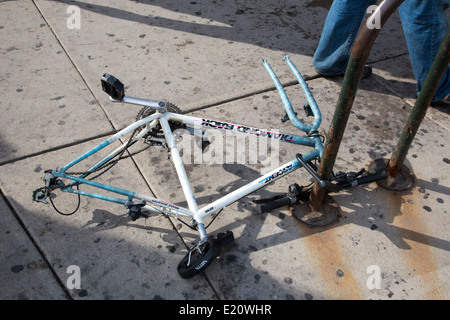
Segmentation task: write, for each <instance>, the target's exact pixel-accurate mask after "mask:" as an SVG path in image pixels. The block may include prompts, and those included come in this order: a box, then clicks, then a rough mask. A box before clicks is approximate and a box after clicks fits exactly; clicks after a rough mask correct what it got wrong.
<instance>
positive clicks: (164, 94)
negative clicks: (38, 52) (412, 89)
mask: <svg viewBox="0 0 450 320" xmlns="http://www.w3.org/2000/svg"><path fill="white" fill-rule="evenodd" d="M36 3H37V6H38V8H39V9H40V10H41V12H42V13H43V15H44V17H45V18H46V19H47V21H48V22H49V24H50V26H51V28H52V30H53V31H54V32H55V33H56V34H57V36H58V38H59V40H60V41H61V43H62V44H63V45H64V47H65V48H66V49H67V51H68V52H70V56H71V58H72V59H73V61H74V63H75V64H76V66H77V68H78V69H79V70H80V72H81V73H82V74H83V78H84V79H85V81H86V82H87V84H88V85H89V87H90V88H91V89H92V91H93V92H94V94H95V95H96V96H97V97H98V100H99V101H101V103H102V104H103V105H104V106H105V108H106V110H107V112H108V115H109V116H110V117H111V119H112V120H113V122H114V124H115V125H116V126H118V127H122V126H125V125H126V124H128V123H129V122H130V120H132V119H133V118H134V116H135V114H136V113H137V111H138V110H137V107H136V108H133V107H132V106H124V107H119V106H117V105H112V104H111V103H110V102H109V101H108V98H107V97H106V95H105V94H104V93H103V92H101V87H100V82H99V78H100V76H101V75H102V74H103V73H104V72H108V73H110V74H113V75H115V76H116V77H117V78H118V79H120V80H121V81H122V82H123V83H124V84H125V86H126V87H127V94H128V95H130V96H138V97H143V98H147V99H155V100H166V101H170V102H172V103H174V104H176V105H178V106H180V107H181V108H182V109H183V110H191V109H196V108H199V107H204V106H208V105H211V104H215V103H218V102H221V101H226V100H228V99H231V98H235V97H239V96H243V95H246V94H249V93H253V92H258V91H260V90H265V89H267V88H270V87H273V83H272V81H271V79H270V77H269V76H268V74H267V72H266V71H265V69H264V68H263V66H262V59H264V58H266V59H268V60H269V62H270V63H271V65H272V67H273V68H274V70H275V71H276V73H277V74H278V76H279V78H280V80H281V81H282V82H285V81H287V79H291V72H290V70H289V69H288V68H286V67H285V66H286V65H285V63H284V62H283V57H284V56H285V55H286V54H287V55H290V56H291V58H292V60H293V61H295V62H296V64H297V66H298V68H299V70H300V71H301V72H302V74H304V75H305V76H306V75H312V74H315V72H314V70H313V68H312V66H311V62H312V55H313V53H314V50H315V48H316V46H317V44H318V41H319V38H320V33H321V30H322V26H323V22H324V21H325V17H326V14H327V12H328V10H327V8H326V7H327V6H328V5H330V2H329V1H321V2H315V1H312V2H302V3H299V2H298V1H294V0H289V1H285V2H283V3H280V2H279V1H265V2H258V1H252V2H246V3H239V2H238V3H236V2H235V1H229V0H227V1H222V2H220V3H217V2H201V3H200V2H197V1H191V2H180V1H151V2H149V1H139V2H112V3H109V4H108V5H106V4H104V3H102V4H98V3H96V2H94V1H87V2H86V1H84V2H80V1H47V0H38V1H36ZM69 5H73V6H77V7H78V8H79V9H80V17H81V22H80V29H69V28H68V27H67V19H68V18H69V17H70V14H68V13H67V9H68V6H69ZM392 39H395V41H392ZM402 39H403V31H402V29H401V25H400V24H399V22H398V17H397V16H393V17H392V22H391V21H390V22H389V30H388V31H387V30H386V31H384V32H383V36H380V37H379V38H378V40H377V43H376V49H374V51H373V54H372V55H371V57H370V59H371V60H372V61H373V60H380V59H385V58H387V57H390V56H395V55H398V54H399V53H404V52H405V44H404V39H403V40H402Z"/></svg>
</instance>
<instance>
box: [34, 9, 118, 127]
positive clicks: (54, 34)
mask: <svg viewBox="0 0 450 320" xmlns="http://www.w3.org/2000/svg"><path fill="white" fill-rule="evenodd" d="M33 4H34V6H35V7H36V10H37V11H38V12H39V14H40V15H41V17H42V19H43V20H44V21H45V23H46V24H47V26H48V28H49V30H50V31H51V33H52V34H53V36H54V37H55V39H56V41H57V42H58V44H59V45H60V46H61V49H62V50H63V51H64V53H65V55H66V56H67V58H68V59H69V61H70V63H71V64H72V66H73V67H74V68H75V70H76V72H77V73H78V75H79V76H80V78H81V80H82V81H83V83H84V84H85V85H86V87H87V89H88V90H89V92H90V93H91V95H92V97H93V98H94V99H95V101H96V102H97V104H98V105H99V106H100V108H101V109H102V111H103V113H104V114H105V117H106V119H108V121H109V124H110V125H111V127H112V128H113V129H114V130H116V127H115V126H114V123H113V121H112V119H111V118H110V117H109V116H108V113H107V112H106V110H105V108H103V106H102V104H101V103H100V100H99V99H98V98H97V96H96V95H95V94H94V91H93V90H92V89H91V87H90V86H89V84H88V82H87V80H86V79H85V77H84V76H83V74H82V72H81V70H80V69H79V68H78V66H77V65H76V64H75V61H74V60H73V59H72V57H71V56H70V54H69V52H68V50H67V49H66V47H65V46H64V44H63V43H62V41H61V40H60V39H59V37H58V35H57V34H56V32H55V30H54V29H53V28H52V26H51V24H50V22H49V21H48V20H47V19H46V18H45V16H44V13H43V12H42V10H41V9H40V8H39V6H38V4H37V3H36V0H33Z"/></svg>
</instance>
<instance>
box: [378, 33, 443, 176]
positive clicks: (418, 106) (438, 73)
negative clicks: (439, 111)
mask: <svg viewBox="0 0 450 320" xmlns="http://www.w3.org/2000/svg"><path fill="white" fill-rule="evenodd" d="M449 62H450V27H449V28H448V29H447V33H446V36H445V37H444V39H443V41H442V43H441V46H440V48H439V50H438V52H437V54H436V57H435V58H434V61H433V64H432V65H431V68H430V71H429V72H428V75H427V77H426V78H425V82H424V84H423V86H422V89H421V90H420V93H419V96H418V97H417V100H416V103H415V104H414V108H413V109H412V110H411V113H410V115H409V118H408V121H407V122H406V125H405V127H404V129H403V131H402V134H401V136H400V139H399V141H398V143H397V146H396V147H395V150H394V153H393V154H392V156H391V159H390V160H389V162H388V164H387V167H386V171H387V173H388V176H389V177H391V178H393V177H395V176H396V175H397V174H398V173H399V171H400V169H401V167H402V165H403V161H405V158H406V154H407V153H408V150H409V147H410V146H411V143H412V141H413V139H414V137H415V135H416V133H417V130H418V129H419V126H420V124H421V123H422V120H423V118H424V117H425V114H426V112H427V109H428V106H429V105H430V103H431V100H432V99H433V96H434V93H435V92H436V90H437V88H438V86H439V83H440V82H441V79H442V76H443V75H444V73H445V71H446V69H447V66H448V64H449Z"/></svg>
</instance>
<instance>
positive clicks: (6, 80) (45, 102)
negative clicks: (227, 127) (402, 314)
mask: <svg viewBox="0 0 450 320" xmlns="http://www.w3.org/2000/svg"><path fill="white" fill-rule="evenodd" d="M330 2H331V1H326V0H324V1H316V0H305V1H294V0H285V1H281V2H280V1H273V0H268V1H231V0H225V1H220V2H219V1H190V2H180V1H174V0H173V1H172V0H170V1H167V0H165V1H162V0H154V1H114V0H105V1H63V0H61V1H56V0H55V1H50V0H34V1H27V0H19V1H0V37H1V40H2V41H1V45H0V56H1V64H0V70H1V72H0V83H1V84H2V85H3V88H4V89H5V90H4V95H3V99H2V100H1V102H0V108H1V110H2V111H3V116H2V117H1V118H0V191H1V197H0V212H1V215H0V224H1V234H0V240H1V241H0V243H1V245H0V248H1V250H0V254H1V259H2V260H1V264H0V268H1V273H0V298H1V299H166V300H178V299H180V300H184V299H189V300H217V299H237V300H244V299H268V300H287V299H296V300H303V299H449V298H450V280H449V277H448V273H449V271H450V252H449V251H450V236H449V232H448V230H449V225H450V217H449V210H448V203H449V202H450V174H449V166H450V160H449V159H450V154H449V151H448V150H449V141H448V135H449V133H450V128H449V125H448V123H449V120H450V117H449V115H448V114H446V113H443V112H441V111H439V110H435V109H432V108H430V110H429V111H428V113H427V116H426V118H425V120H424V122H423V124H422V125H421V127H420V129H419V132H418V134H417V136H416V139H415V141H414V143H413V145H412V147H411V149H410V152H409V154H408V157H407V161H406V165H407V166H408V167H409V168H410V169H411V170H412V171H413V172H414V174H415V178H416V183H415V185H414V187H413V188H412V189H411V190H409V191H407V192H391V191H387V190H384V189H381V188H379V187H378V186H377V185H376V184H374V183H373V184H369V185H366V186H362V187H357V188H353V189H351V190H349V191H347V192H341V193H337V194H332V197H333V199H334V200H335V201H336V202H337V203H338V204H339V206H340V208H341V210H342V212H341V215H340V217H339V219H338V221H336V222H335V223H333V224H332V225H330V226H327V227H323V228H308V227H307V226H306V225H304V224H302V223H300V222H299V221H298V220H296V219H295V217H293V215H292V214H291V211H290V209H289V208H287V207H283V208H280V209H276V210H274V211H272V212H271V213H268V214H258V213H257V212H256V207H255V204H254V203H253V202H252V200H254V199H258V198H260V197H267V196H272V195H273V194H275V193H279V192H287V188H288V186H289V185H290V184H292V183H294V182H297V183H299V184H308V183H309V179H310V176H309V175H308V174H307V173H306V172H305V171H304V170H298V171H297V172H296V173H294V174H292V175H289V176H287V177H286V178H282V179H281V180H278V182H277V183H276V184H274V185H270V186H269V187H268V188H266V189H263V190H260V191H258V192H256V193H255V194H252V195H250V196H248V197H245V198H243V199H242V200H240V201H238V202H236V203H234V204H233V205H230V206H229V207H227V208H226V210H224V212H223V213H222V214H221V215H220V216H219V217H218V218H217V219H216V220H215V221H214V223H213V224H212V225H211V227H210V228H209V229H208V232H209V233H211V234H212V235H214V234H217V233H218V232H224V231H226V230H231V231H233V233H234V235H235V238H236V241H235V244H234V246H233V247H232V248H231V249H230V251H228V252H226V253H225V254H224V255H222V256H221V257H219V258H218V259H216V261H214V262H213V263H212V264H211V265H210V266H209V267H208V268H207V269H206V271H205V272H204V273H202V274H200V275H197V276H195V277H193V278H191V279H189V280H184V279H182V278H181V277H180V276H179V275H178V273H177V271H176V267H177V265H178V262H179V261H180V260H181V259H182V258H183V257H184V256H185V254H186V253H187V250H188V249H187V248H188V247H190V246H191V245H192V243H193V242H195V241H196V239H197V234H196V232H195V231H193V230H191V229H189V228H187V227H186V226H185V225H183V224H182V223H180V221H178V220H176V219H169V218H166V217H164V216H150V217H148V218H141V219H138V220H136V221H131V220H130V219H129V218H128V217H127V216H126V215H125V211H126V209H125V208H124V207H121V206H120V205H116V204H111V203H109V202H102V201H100V200H94V199H91V198H82V199H81V204H80V209H79V211H78V212H77V213H76V214H74V215H72V216H68V217H65V216H62V215H59V214H57V213H56V212H55V211H54V210H53V208H52V207H51V206H50V205H44V204H40V203H36V202H33V201H32V200H31V198H32V197H31V194H32V192H33V190H35V189H36V188H38V187H42V186H43V181H42V177H43V175H44V171H45V170H46V169H50V168H52V169H54V168H56V167H58V166H59V167H61V166H63V165H64V164H66V163H67V162H68V161H70V160H72V159H74V158H75V157H76V156H78V155H80V154H81V153H83V152H85V151H87V150H89V149H90V148H91V147H93V146H95V145H96V144H98V143H100V142H101V141H102V140H103V139H105V137H106V136H108V135H109V134H112V133H113V132H116V131H117V130H119V129H121V128H123V127H125V126H126V125H128V124H130V123H131V122H132V121H134V119H135V117H136V114H137V113H138V111H139V110H140V107H138V106H131V105H125V104H114V103H112V102H110V101H109V99H108V97H107V95H106V94H105V93H104V92H103V91H102V89H101V85H100V81H99V79H100V77H101V75H102V74H103V73H105V72H108V73H110V74H113V75H115V76H116V77H118V78H119V79H120V80H121V81H122V82H124V84H125V86H126V90H127V93H128V94H129V95H130V96H135V97H141V98H147V99H158V100H165V101H170V102H172V103H174V104H175V105H177V106H178V107H180V108H181V109H182V110H183V112H184V113H186V114H189V115H194V116H198V117H207V118H210V119H218V120H223V121H227V122H229V123H240V124H246V125H249V126H252V127H260V128H271V129H277V130H279V131H280V132H285V133H294V134H298V131H297V130H296V129H295V128H294V127H293V126H292V125H290V124H289V123H281V122H280V118H282V117H283V116H284V110H283V107H282V103H281V102H280V99H279V96H278V93H277V92H276V91H275V90H273V83H272V81H271V79H270V78H269V76H268V74H267V72H266V71H265V69H264V67H263V65H262V62H261V61H262V59H263V58H266V59H268V60H269V62H270V64H271V65H272V67H273V69H274V70H275V72H276V73H277V75H278V76H279V77H280V80H281V81H282V82H283V83H284V84H289V85H288V86H287V88H286V91H287V93H288V95H289V98H290V99H291V102H292V103H293V105H294V107H296V108H299V107H301V106H303V104H304V103H305V101H304V98H303V94H302V92H301V89H300V87H299V86H298V85H292V83H293V81H294V80H295V78H294V77H293V75H292V74H291V72H290V70H289V68H288V67H287V66H286V64H285V63H284V62H283V57H284V56H285V55H289V56H290V57H291V60H292V61H293V62H294V63H295V64H296V66H297V67H298V68H299V70H300V71H301V72H302V74H303V75H305V76H306V75H309V76H313V75H314V71H313V69H312V67H311V62H312V55H313V52H314V48H315V47H316V45H317V43H318V40H319V37H320V33H321V29H322V25H323V21H324V19H325V17H326V14H327V12H328V9H327V8H328V6H329V4H330ZM78 10H79V11H78ZM78 13H79V16H78ZM78 18H79V20H77V19H78ZM369 62H370V63H371V65H372V67H373V69H374V74H373V76H372V77H370V78H368V79H366V80H364V81H362V82H361V85H360V88H359V91H358V94H357V97H356V100H355V103H354V105H353V111H352V114H351V116H350V119H349V123H348V125H347V131H346V133H345V135H344V139H343V141H342V145H341V148H340V152H339V154H338V157H337V161H336V165H335V171H339V170H342V171H358V170H359V169H361V168H364V167H367V166H368V164H369V163H371V162H372V161H373V160H374V159H378V158H389V157H390V155H391V154H392V151H393V149H394V147H395V145H396V143H397V141H398V137H399V134H400V132H401V130H402V129H403V126H404V124H405V121H406V118H407V117H408V114H409V112H410V110H411V107H412V104H413V103H414V98H415V81H414V77H413V74H412V71H411V66H410V62H409V57H408V51H407V49H406V44H405V41H404V37H403V32H402V27H401V23H400V21H399V19H398V16H397V15H396V14H395V15H394V16H393V17H392V18H391V19H390V20H389V21H388V23H387V24H386V26H385V27H384V28H383V29H382V30H381V32H380V35H379V36H378V38H377V40H376V42H375V44H374V47H373V50H372V52H371V55H370V58H369ZM308 85H309V86H310V89H311V91H312V93H313V94H314V97H315V98H316V101H317V103H318V105H319V107H320V109H321V111H322V115H323V122H322V126H321V128H322V130H323V131H326V130H328V127H329V125H330V121H331V118H332V116H333V112H334V107H335V105H336V101H337V97H338V94H339V91H340V88H341V79H333V80H330V79H324V78H321V77H312V78H311V80H309V81H308ZM297 152H302V151H301V150H297V149H294V148H293V147H292V145H283V144H282V145H280V149H279V161H280V163H283V162H287V161H289V160H291V159H293V157H295V154H296V153H297ZM264 170H267V168H265V167H264V165H263V164H260V163H259V164H249V165H247V164H245V163H244V164H242V163H234V164H214V165H208V164H203V165H197V164H188V165H187V166H186V171H187V173H188V177H189V178H190V181H191V182H192V185H193V189H194V193H195V197H196V199H197V201H198V203H199V206H200V207H201V206H203V205H205V204H207V203H209V202H211V201H212V200H214V199H217V198H218V197H220V196H222V195H224V194H226V193H228V192H230V191H232V190H235V189H236V188H238V187H240V186H242V185H244V184H245V183H247V182H249V181H252V180H253V179H255V178H257V177H258V176H259V175H260V173H261V172H262V171H264ZM99 181H101V182H104V183H108V184H111V185H115V186H120V187H122V188H125V189H128V190H133V191H139V193H142V194H148V195H151V196H155V197H158V198H160V199H162V200H167V201H169V202H171V203H176V204H179V205H180V204H181V205H182V204H183V203H184V201H185V200H184V197H183V193H182V191H181V188H180V186H179V183H178V180H177V179H176V173H175V169H174V167H173V165H171V163H170V161H167V152H166V151H165V150H158V149H155V148H150V149H148V150H145V151H144V152H142V153H139V154H137V155H135V156H133V157H132V158H128V159H125V160H123V161H121V162H120V163H119V164H118V165H117V166H114V168H112V169H111V170H110V171H109V172H108V173H106V174H105V175H102V176H101V177H100V178H99ZM55 204H57V206H58V208H60V209H61V210H62V211H66V212H68V211H71V210H73V209H74V208H75V206H76V204H77V199H76V197H75V196H73V195H70V194H61V193H58V194H57V196H56V197H55ZM73 266H75V267H76V268H79V269H78V270H79V272H80V273H79V274H80V279H81V286H80V288H72V286H71V284H73V282H72V281H73V277H72V276H73V274H74V273H73V269H72V267H73ZM377 272H379V275H380V278H379V280H380V282H379V286H378V285H376V286H375V287H373V286H372V285H373V284H374V283H375V282H371V281H372V280H373V279H374V278H373V277H372V276H374V275H375V276H376V275H377V274H376V273H377Z"/></svg>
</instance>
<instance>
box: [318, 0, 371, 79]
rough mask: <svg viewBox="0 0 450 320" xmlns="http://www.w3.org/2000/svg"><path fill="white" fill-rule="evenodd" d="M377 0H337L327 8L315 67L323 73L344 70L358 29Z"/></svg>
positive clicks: (333, 73)
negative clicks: (369, 8)
mask: <svg viewBox="0 0 450 320" xmlns="http://www.w3.org/2000/svg"><path fill="white" fill-rule="evenodd" d="M374 3H376V0H334V1H333V4H332V5H331V8H330V11H329V12H328V15H327V18H326V20H325V24H324V26H323V30H322V34H321V36H320V41H319V45H318V46H317V49H316V51H315V53H314V57H313V67H314V69H315V70H316V71H317V72H318V73H319V74H321V75H324V76H336V75H341V74H343V73H344V72H345V70H346V68H347V64H348V60H349V57H350V51H351V50H352V46H353V43H354V41H355V38H356V35H357V33H358V30H359V28H360V26H361V22H362V19H363V18H364V15H365V14H366V11H367V8H368V6H369V5H371V4H374Z"/></svg>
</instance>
